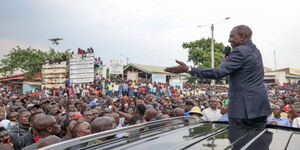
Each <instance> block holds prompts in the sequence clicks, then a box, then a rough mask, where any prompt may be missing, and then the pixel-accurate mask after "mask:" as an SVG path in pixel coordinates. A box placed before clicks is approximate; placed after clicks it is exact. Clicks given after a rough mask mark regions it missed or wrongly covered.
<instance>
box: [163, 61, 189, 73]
mask: <svg viewBox="0 0 300 150" xmlns="http://www.w3.org/2000/svg"><path fill="white" fill-rule="evenodd" d="M176 63H177V64H179V65H177V66H174V67H167V68H166V69H165V71H166V72H170V73H183V72H188V70H189V66H187V65H186V64H185V63H184V62H181V61H178V60H176Z"/></svg>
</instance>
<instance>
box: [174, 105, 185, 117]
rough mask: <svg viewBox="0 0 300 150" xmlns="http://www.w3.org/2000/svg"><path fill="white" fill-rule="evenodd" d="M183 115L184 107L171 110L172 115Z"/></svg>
mask: <svg viewBox="0 0 300 150" xmlns="http://www.w3.org/2000/svg"><path fill="white" fill-rule="evenodd" d="M183 115H184V109H182V108H180V107H178V108H175V109H174V111H173V116H174V117H179V116H183Z"/></svg>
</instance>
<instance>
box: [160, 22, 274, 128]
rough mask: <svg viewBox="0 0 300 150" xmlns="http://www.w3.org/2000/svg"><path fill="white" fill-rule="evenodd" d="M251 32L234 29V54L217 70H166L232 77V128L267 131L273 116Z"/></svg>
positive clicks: (181, 66)
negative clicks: (250, 128)
mask: <svg viewBox="0 0 300 150" xmlns="http://www.w3.org/2000/svg"><path fill="white" fill-rule="evenodd" d="M251 36H252V31H251V29H250V28H249V27H248V26H245V25H239V26H236V27H234V28H233V29H232V31H231V33H230V37H229V40H228V41H229V42H230V44H231V46H232V48H233V51H232V52H231V54H230V55H229V57H228V58H227V59H225V60H224V62H223V63H222V64H221V65H220V66H219V67H218V68H208V69H203V68H191V67H188V66H187V65H186V64H185V63H183V62H180V61H177V60H176V62H177V63H178V64H179V65H177V66H174V67H168V68H166V69H165V71H167V72H171V73H182V72H188V73H190V74H191V75H195V76H198V77H200V78H210V79H217V80H218V79H222V78H223V77H225V76H227V75H229V91H228V97H229V100H230V103H229V106H228V117H229V126H231V127H235V126H242V127H245V126H246V127H265V125H266V123H267V115H269V114H270V113H271V109H270V105H269V102H268V97H267V90H266V86H265V84H264V67H263V62H262V57H261V54H260V51H259V50H258V49H257V48H256V46H255V45H254V44H253V43H252V41H251Z"/></svg>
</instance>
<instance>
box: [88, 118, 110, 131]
mask: <svg viewBox="0 0 300 150" xmlns="http://www.w3.org/2000/svg"><path fill="white" fill-rule="evenodd" d="M112 128H114V120H113V118H111V117H107V116H104V117H99V118H96V119H95V120H94V121H93V122H92V124H91V130H92V133H98V132H102V131H106V130H109V129H112Z"/></svg>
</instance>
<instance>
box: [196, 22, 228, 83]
mask: <svg viewBox="0 0 300 150" xmlns="http://www.w3.org/2000/svg"><path fill="white" fill-rule="evenodd" d="M228 19H230V17H226V18H225V19H222V20H220V21H218V22H216V23H212V24H211V26H210V29H211V68H215V42H214V29H215V27H214V25H216V24H219V23H221V22H223V21H225V20H228ZM205 26H208V25H200V26H197V27H205ZM210 84H211V85H214V84H215V80H211V83H210Z"/></svg>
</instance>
